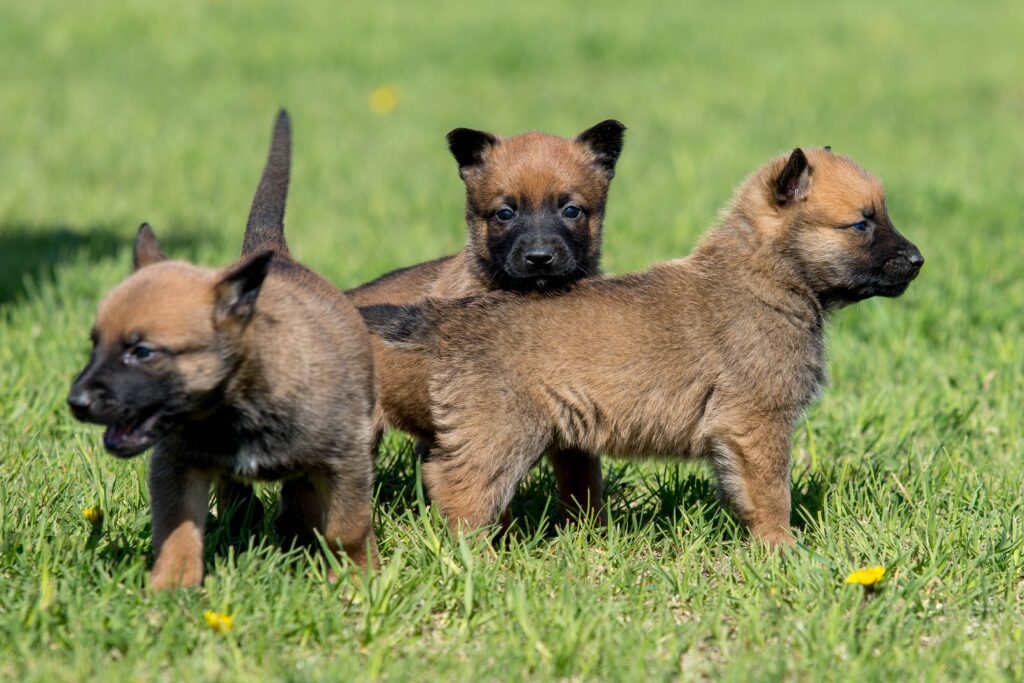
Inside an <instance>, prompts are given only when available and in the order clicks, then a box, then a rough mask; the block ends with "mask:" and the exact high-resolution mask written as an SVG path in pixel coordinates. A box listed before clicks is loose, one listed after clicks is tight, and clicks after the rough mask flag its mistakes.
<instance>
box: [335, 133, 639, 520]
mask: <svg viewBox="0 0 1024 683" xmlns="http://www.w3.org/2000/svg"><path fill="white" fill-rule="evenodd" d="M624 133H625V126H623V125H622V124H621V123H619V122H618V121H612V120H608V121H604V122H602V123H599V124H597V125H596V126H594V127H592V128H590V129H588V130H586V131H584V132H582V133H580V134H579V135H577V136H576V137H575V138H572V139H565V138H561V137H556V136H553V135H546V134H544V133H537V132H533V133H524V134H522V135H517V136H515V137H511V138H498V137H497V136H495V135H492V134H490V133H484V132H481V131H476V130H469V129H466V128H457V129H455V130H453V131H452V132H451V133H449V134H448V143H449V147H450V149H451V152H452V154H453V155H454V156H455V159H456V161H458V164H459V175H460V176H461V177H462V179H463V180H464V181H465V183H466V226H467V228H468V241H467V244H466V248H465V249H464V250H463V251H461V252H459V253H458V254H455V255H454V256H448V257H446V258H442V259H438V260H436V261H431V262H429V263H422V264H420V265H417V266H413V267H411V268H404V269H402V270H397V271H395V272H393V273H389V274H387V275H384V276H383V277H380V278H378V279H376V280H374V281H373V282H370V283H368V284H365V285H362V286H361V287H358V288H356V289H354V290H351V291H349V292H348V294H349V296H350V297H351V298H352V300H353V301H354V302H355V304H356V306H359V307H363V306H368V305H371V304H381V303H387V304H403V303H412V302H416V301H421V300H423V299H424V298H426V297H435V298H442V299H452V298H459V297H464V296H469V295H473V294H482V293H484V292H488V291H492V290H502V291H512V292H544V293H547V292H560V291H564V290H566V289H567V288H568V287H569V286H571V285H572V284H573V283H575V282H576V281H577V280H579V279H581V278H585V277H589V276H593V275H597V274H598V272H599V260H600V253H601V229H602V223H603V220H604V209H605V202H606V201H607V198H608V185H609V182H610V181H611V179H612V176H613V175H614V172H615V163H616V161H617V160H618V158H619V154H620V153H621V151H622V142H623V135H624ZM374 358H375V363H376V366H377V374H378V377H379V378H380V390H381V407H382V412H383V424H382V427H383V426H385V425H386V426H392V427H397V428H399V429H402V430H404V431H406V432H409V433H410V434H413V435H414V436H417V437H419V438H420V439H422V440H424V441H427V442H432V441H433V440H434V424H433V422H432V420H431V417H430V401H429V396H428V393H427V369H426V365H425V363H424V359H423V357H422V356H420V355H418V354H413V353H407V352H403V351H401V350H397V349H390V348H387V347H386V346H384V345H383V344H381V343H380V341H379V340H376V339H375V340H374ZM551 464H552V468H553V470H554V473H555V477H556V481H557V482H558V487H559V492H560V496H561V499H562V502H563V506H564V507H565V508H566V509H567V511H570V512H572V511H574V510H575V509H578V506H583V507H584V508H585V509H587V510H589V511H590V512H591V513H592V514H594V515H595V516H596V517H597V518H599V519H600V518H601V517H602V515H603V513H602V512H600V510H601V463H600V460H598V458H596V457H594V456H593V455H592V454H588V453H585V452H582V451H580V450H579V449H575V448H567V449H562V450H559V451H557V452H554V453H552V454H551Z"/></svg>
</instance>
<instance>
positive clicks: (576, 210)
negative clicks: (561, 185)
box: [562, 206, 583, 218]
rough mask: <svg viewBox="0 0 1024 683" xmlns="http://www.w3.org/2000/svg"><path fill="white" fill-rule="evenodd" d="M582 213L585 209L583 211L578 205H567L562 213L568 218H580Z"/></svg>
mask: <svg viewBox="0 0 1024 683" xmlns="http://www.w3.org/2000/svg"><path fill="white" fill-rule="evenodd" d="M581 213H583V211H581V210H580V207H578V206H567V207H565V208H564V209H562V215H563V216H565V217H566V218H579V217H580V214H581Z"/></svg>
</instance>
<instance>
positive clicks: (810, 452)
mask: <svg viewBox="0 0 1024 683" xmlns="http://www.w3.org/2000/svg"><path fill="white" fill-rule="evenodd" d="M1022 43H1024V5H1022V4H1021V3H1019V2H1010V1H1001V0H996V1H993V2H986V3H957V2H925V1H923V0H908V1H899V2H878V1H875V0H871V1H869V2H860V3H815V4H809V3H796V2H776V3H770V4H765V3H756V2H752V1H749V0H745V1H743V2H736V3H655V2H643V1H641V2H631V3H628V5H627V4H625V3H618V2H585V3H584V2H575V3H552V2H534V1H532V0H531V1H528V2H519V3H514V4H507V5H503V6H490V5H486V4H483V3H466V2H454V1H451V0H447V1H443V2H436V3H397V2H388V1H380V2H375V3H372V4H363V3H336V2H327V1H325V0H313V1H310V2H303V3H270V2H262V1H260V2H237V1H231V0H229V1H222V2H197V1H192V0H188V1H185V2H180V3H174V4H168V3H163V4H158V3H148V2H109V1H102V2H90V3H64V2H56V1H52V0H42V1H38V2H32V3H14V2H9V1H4V2H2V4H0V391H2V393H0V430H2V431H0V677H3V678H12V679H14V678H19V679H20V678H28V679H37V680H55V679H63V680H78V679H81V678H87V677H98V676H99V675H103V676H104V678H107V679H112V680H119V679H122V678H124V679H177V678H180V677H185V676H191V677H199V678H210V679H214V678H218V679H224V680H232V679H235V678H242V677H252V676H255V675H263V676H267V677H271V678H280V679H298V680H304V679H310V678H323V679H335V678H351V677H364V678H374V677H385V678H392V679H403V678H408V677H412V676H416V677H418V678H422V677H428V678H452V679H454V678H466V677H469V676H474V677H478V678H482V679H508V678H511V679H519V678H559V677H563V678H572V679H599V678H637V677H640V676H646V677H649V678H661V679H671V678H684V679H688V678H694V677H701V676H713V677H720V678H725V679H737V680H742V679H750V678H778V677H788V678H796V679H802V680H806V679H811V678H815V679H817V678H825V679H828V678H840V679H843V678H850V677H854V676H858V677H863V678H865V679H871V680H874V679H892V678H912V679H922V680H936V679H948V678H953V677H956V676H967V675H975V676H980V677H985V678H998V677H1006V678H1010V679H1020V678H1021V677H1024V670H1022V669H1021V663H1020V652H1021V649H1022V645H1024V637H1022V628H1021V623H1022V621H1021V617H1022V616H1024V614H1022V611H1024V608H1022V600H1024V597H1022V593H1024V588H1022V585H1024V584H1022V573H1021V565H1022V564H1024V560H1022V550H1021V543H1022V537H1024V531H1022V529H1021V516H1022V515H1021V513H1022V503H1021V497H1020V492H1021V490H1022V485H1024V464H1022V457H1021V456H1022V455H1024V433H1022V428H1021V420H1020V407H1021V404H1022V398H1024V389H1022V384H1024V369H1022V356H1024V353H1022V342H1021V332H1022V330H1021V314H1022V311H1024V283H1022V280H1021V276H1020V272H1021V263H1022V261H1021V254H1022V253H1024V236H1022V235H1024V233H1022V225H1021V216H1022V215H1024V193H1022V191H1021V179H1022V178H1024V155H1022V154H1021V150H1022V149H1024V126H1022V125H1021V121H1022V120H1024V57H1022V52H1021V49H1020V47H1019V46H1020V45H1021V44H1022ZM380 88H387V89H388V92H391V93H393V94H394V96H395V98H396V99H395V103H394V107H393V108H390V109H388V111H383V112H382V111H379V110H378V111H375V110H374V108H373V107H371V97H372V94H373V93H374V91H376V90H378V89H380ZM279 106H286V107H287V108H288V109H289V110H290V112H291V114H292V118H293V125H294V169H293V176H292V188H291V193H290V202H289V208H288V216H287V225H288V236H289V240H290V243H291V245H292V250H293V253H295V254H296V255H297V256H298V257H299V258H300V259H301V260H303V261H304V262H306V263H307V264H308V265H310V266H311V267H313V268H315V269H317V270H318V271H320V272H321V273H323V274H324V275H326V276H327V277H329V278H331V279H332V280H333V281H334V282H336V283H338V284H339V285H340V286H343V287H347V286H351V285H355V284H358V283H360V282H363V281H365V280H367V279H370V278H372V277H375V276H377V275H379V274H380V273H382V272H384V271H386V270H389V269H392V268H395V267H399V266H403V265H409V264H412V263H415V262H418V261H422V260H425V259H429V258H434V257H436V256H440V255H442V254H446V253H450V252H453V251H455V250H456V249H458V248H459V247H460V246H461V244H462V241H463V239H464V235H463V232H464V227H463V220H462V203H463V187H462V184H461V182H460V181H459V179H458V176H457V173H456V168H455V163H454V161H453V160H452V159H451V157H450V156H449V154H448V152H447V150H446V147H445V144H444V134H445V133H446V132H447V131H448V130H449V129H451V128H453V127H456V126H469V127H476V128H483V129H486V130H491V131H495V132H498V133H502V134H513V133H517V132H520V131H523V130H528V129H540V130H545V131H548V132H553V133H557V134H561V135H571V134H574V133H576V132H579V131H581V130H583V129H584V128H586V127H588V126H590V125H592V124H593V123H596V122H597V121H600V120H602V119H604V118H608V117H615V118H618V119H620V120H622V121H623V122H624V123H625V124H626V125H627V126H628V127H629V132H628V134H627V135H628V137H627V142H626V147H625V151H624V153H623V156H622V159H621V161H620V163H619V166H618V174H617V177H616V179H615V181H614V183H613V186H612V193H611V199H610V203H609V207H608V214H607V220H606V233H605V234H606V240H605V250H604V253H605V260H604V263H605V267H606V270H608V271H609V272H624V271H627V270H633V269H639V268H642V267H644V266H645V265H647V264H649V263H651V262H654V261H658V260H665V259H668V258H673V257H676V256H680V255H683V254H685V253H686V252H687V251H689V249H690V248H691V247H692V245H693V244H694V243H695V242H696V240H697V239H698V237H699V235H700V234H701V233H702V232H703V231H704V230H705V229H706V228H707V226H709V225H710V224H711V223H712V222H713V220H714V218H715V215H716V212H717V211H718V210H719V208H720V207H721V206H722V205H723V204H724V203H725V202H726V200H727V199H728V197H729V194H730V191H731V188H732V187H733V186H735V185H736V184H737V183H738V182H739V181H740V180H741V179H742V178H743V177H744V176H745V175H746V174H747V173H749V172H750V171H751V170H753V169H754V168H755V167H756V166H758V165H759V164H760V163H762V162H763V161H764V160H766V159H767V158H768V157H769V156H771V155H774V154H777V153H779V152H781V151H784V150H787V149H790V148H792V147H794V146H796V145H824V144H830V145H832V146H833V147H834V148H835V149H836V150H837V151H839V152H842V153H845V154H849V155H851V156H853V157H854V158H855V159H857V160H858V161H859V162H861V163H862V164H863V165H864V166H866V167H867V168H868V169H870V170H872V171H873V172H875V173H876V174H877V175H879V176H880V177H881V178H882V179H883V180H884V181H885V183H886V186H887V189H888V201H889V208H890V212H891V214H892V216H893V219H894V220H895V222H896V224H897V226H898V227H899V228H900V229H901V231H902V232H904V234H906V235H907V236H908V237H909V238H910V239H912V240H913V241H914V242H916V243H917V244H918V246H919V247H920V248H921V250H922V252H923V253H924V254H925V256H926V258H927V265H926V266H925V270H924V271H923V273H922V275H921V277H920V278H919V280H918V281H917V282H915V284H914V285H913V286H912V287H911V288H910V290H909V292H908V293H907V294H906V295H905V296H904V297H903V298H901V299H899V300H896V301H890V300H877V301H869V302H865V303H863V304H860V305H858V306H856V307H854V308H851V309H848V310H845V311H843V312H841V313H839V314H838V315H836V316H835V319H834V321H833V324H832V325H831V327H830V335H829V336H830V342H829V352H830V357H831V359H832V380H833V381H832V384H833V386H832V387H831V389H830V390H829V391H828V392H827V393H826V395H825V397H824V398H823V400H822V401H821V402H820V403H819V405H818V406H816V407H815V408H814V409H813V410H812V411H811V413H810V414H809V416H808V418H807V420H806V422H805V423H804V424H803V425H801V427H800V429H799V430H798V434H797V438H796V442H797V448H796V451H795V454H794V490H795V500H796V502H797V504H798V508H799V510H798V513H797V515H798V517H799V520H798V521H800V523H801V527H802V531H801V536H800V538H801V544H802V548H803V550H802V551H801V553H800V554H798V555H797V556H796V557H794V558H789V559H784V560H779V559H776V558H768V557H765V556H764V555H763V553H760V552H759V551H758V550H757V549H756V548H750V547H749V546H748V544H747V539H746V536H745V533H744V532H743V531H742V530H737V529H736V527H735V524H734V523H733V522H732V521H731V518H730V517H729V516H728V514H726V513H723V512H722V511H720V510H718V508H717V504H716V503H715V502H714V500H713V495H712V488H711V484H710V479H709V476H708V474H707V472H705V471H704V470H703V469H702V468H700V467H699V466H683V467H674V466H665V465H650V466H642V467H639V466H625V465H621V464H620V465H612V464H609V466H608V469H609V500H610V505H611V506H612V511H613V516H614V518H615V519H616V520H617V521H616V522H615V523H614V524H613V525H612V527H611V528H610V529H609V530H607V531H602V530H590V529H583V530H578V531H576V530H567V531H564V532H561V533H559V534H558V535H557V536H554V535H552V534H553V533H554V532H553V531H552V530H551V527H550V526H549V525H547V524H546V522H545V521H544V520H545V510H546V509H547V506H548V505H549V504H550V501H549V499H548V495H549V494H550V493H551V486H550V481H549V479H548V475H547V474H546V472H545V471H544V470H540V471H539V472H538V474H537V476H536V477H534V478H533V480H531V482H530V483H529V484H528V485H527V486H526V487H525V490H524V491H523V495H522V496H520V499H519V502H518V503H517V511H518V513H519V516H520V517H521V518H522V519H523V520H524V522H523V526H524V528H525V532H524V533H525V536H524V538H523V539H522V540H521V541H517V542H515V543H513V545H512V547H510V548H508V549H506V550H504V551H501V552H500V553H499V555H498V558H497V559H496V560H494V561H493V562H490V563H487V562H484V561H482V560H480V559H479V558H477V559H475V560H474V559H473V558H472V556H471V555H467V554H466V553H464V552H463V549H462V548H460V546H459V545H458V544H453V543H452V542H450V541H449V540H447V539H444V538H439V539H435V536H434V535H433V534H435V533H436V532H437V529H438V526H437V525H438V523H437V520H436V519H434V518H433V517H432V516H431V515H420V514H419V513H418V512H417V504H416V495H415V492H414V481H415V473H414V471H413V469H412V465H411V462H410V459H409V458H408V454H407V453H405V452H404V451H405V450H406V449H407V444H406V442H405V441H404V440H402V439H400V438H395V439H393V440H391V441H390V442H389V451H388V453H387V454H385V456H384V458H383V459H382V471H381V482H382V483H381V493H380V496H381V506H380V509H381V513H380V521H379V524H380V535H381V537H382V541H383V545H382V549H383V551H384V553H385V559H386V561H387V563H388V567H389V568H388V569H387V570H386V571H385V572H384V573H382V575H380V576H378V577H376V578H375V579H374V580H373V581H370V582H368V583H360V582H358V581H356V582H344V581H343V582H341V585H340V586H336V587H328V586H325V585H324V584H323V582H321V581H318V580H317V579H316V571H315V569H314V570H308V569H306V567H307V565H306V563H305V562H304V560H303V559H302V558H295V557H293V556H290V555H288V556H284V555H282V554H281V553H279V552H278V551H276V550H275V549H273V548H272V547H271V544H270V541H269V540H268V539H265V538H263V539H259V545H258V547H257V548H256V549H255V550H252V551H251V552H246V553H242V554H241V555H238V556H237V557H236V555H235V554H234V551H233V550H231V549H230V547H228V546H227V545H226V544H225V543H224V542H220V543H219V544H218V542H217V541H216V538H215V542H214V543H212V544H211V552H210V568H211V578H210V580H209V581H208V582H207V586H206V588H205V589H204V591H202V592H193V593H185V594H177V595H172V596H158V597H155V598H154V597H151V596H146V595H144V594H143V592H142V590H141V588H142V585H143V581H142V576H143V575H144V572H145V569H146V553H147V552H149V550H150V547H149V537H148V535H149V531H148V526H147V514H148V509H147V504H146V494H145V491H144V488H145V487H144V485H143V482H144V479H143V475H144V463H143V461H142V460H141V459H140V460H138V461H134V462H132V463H123V462H118V461H114V460H113V459H111V458H109V457H108V456H106V455H105V454H104V453H103V452H102V449H101V447H100V439H99V434H98V430H95V429H90V428H88V427H85V426H82V425H78V424H75V423H73V421H72V420H71V419H70V416H69V415H68V414H67V412H66V410H65V409H64V405H63V401H64V393H65V391H66V388H67V386H68V384H69V382H70V380H71V378H72V377H73V375H74V373H75V372H76V370H77V369H78V368H79V366H80V365H81V364H82V363H83V362H84V360H85V358H86V355H87V347H88V342H87V332H88V329H89V325H90V324H91V317H92V313H93V311H94V309H95V305H96V302H97V301H98V300H99V298H100V297H101V296H102V294H103V293H104V292H105V291H106V290H107V289H108V288H109V287H110V286H111V285H113V284H114V283H115V282H117V281H118V280H119V279H121V278H122V277H123V276H124V275H125V274H126V273H127V272H128V267H129V262H130V258H129V247H130V243H131V238H132V236H133V235H134V232H135V229H136V227H137V225H138V224H139V223H140V222H141V221H143V220H148V221H150V222H151V223H152V224H153V226H154V227H155V229H156V231H157V233H158V235H160V237H161V239H162V241H163V242H164V244H165V247H166V248H167V250H168V251H169V252H170V253H171V254H172V255H174V256H178V257H186V258H190V259H194V260H198V261H200V262H203V263H206V264H211V265H214V264H217V265H219V264H225V263H227V262H229V261H230V260H232V259H233V258H234V257H235V255H236V254H237V252H238V249H239V246H240V243H241V234H242V230H243V227H244V224H245V218H246V215H247V211H248V206H249V201H250V199H251V196H252V192H253V190H254V189H255V186H256V183H257V180H258V177H259V172H260V168H261V165H262V163H263V160H264V155H265V153H266V147H267V144H268V139H269V132H270V124H271V121H272V117H273V115H274V113H275V111H276V109H277V108H278V107H279ZM378 109H379V108H378ZM267 495H268V499H269V495H270V494H269V493H267ZM95 504H102V505H103V507H104V508H105V509H106V510H107V521H106V529H105V531H104V533H103V534H100V535H98V536H97V535H93V536H90V533H89V528H88V524H87V523H85V522H84V520H82V518H81V509H82V508H83V507H85V506H87V505H95ZM474 563H475V564H474ZM874 563H883V564H886V565H887V566H889V567H890V578H889V579H888V581H889V583H888V584H887V585H885V586H884V587H883V589H881V590H880V591H879V592H878V594H877V595H876V597H874V598H873V599H872V600H861V599H860V596H859V594H855V593H852V592H851V591H850V589H844V588H843V587H842V586H841V580H842V576H843V575H844V574H845V572H846V571H848V570H850V569H853V568H855V567H856V566H861V565H862V564H874ZM310 571H312V574H310ZM210 607H213V608H217V609H225V610H230V611H232V612H234V613H235V614H236V615H237V622H236V623H238V625H239V626H238V629H237V631H236V633H234V634H232V635H230V636H228V637H226V638H225V637H223V636H218V635H216V634H213V633H211V632H209V631H208V629H206V626H205V624H204V623H203V622H202V618H201V613H202V610H203V609H206V608H210Z"/></svg>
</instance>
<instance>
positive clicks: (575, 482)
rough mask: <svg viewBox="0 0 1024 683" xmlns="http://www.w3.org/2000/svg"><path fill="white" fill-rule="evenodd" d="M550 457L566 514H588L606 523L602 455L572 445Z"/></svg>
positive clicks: (571, 516)
mask: <svg viewBox="0 0 1024 683" xmlns="http://www.w3.org/2000/svg"><path fill="white" fill-rule="evenodd" d="M548 459H549V461H550V462H551V470H552V472H553V473H554V475H555V484H556V485H557V486H558V497H559V498H560V499H561V501H562V512H563V514H565V516H566V518H568V519H579V518H580V517H588V518H590V519H591V520H593V522H594V523H595V524H598V525H601V526H604V525H605V524H606V523H607V522H608V520H607V518H606V516H605V512H604V504H603V501H602V497H601V492H602V487H603V480H602V477H601V458H599V457H597V456H592V455H590V454H589V453H585V452H584V451H581V450H577V449H575V448H569V449H564V450H562V449H560V450H556V451H554V452H552V453H551V455H550V456H549V457H548Z"/></svg>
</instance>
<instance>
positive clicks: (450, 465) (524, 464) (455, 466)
mask: <svg viewBox="0 0 1024 683" xmlns="http://www.w3.org/2000/svg"><path fill="white" fill-rule="evenodd" d="M548 441H549V437H548V436H547V435H546V434H543V433H540V432H539V431H538V430H534V431H533V432H532V433H531V432H530V431H529V430H526V429H521V428H516V427H515V426H513V425H510V424H508V423H506V424H505V425H504V426H503V427H502V428H501V430H500V431H498V432H497V433H495V432H494V431H489V430H488V431H483V430H482V431H481V433H480V434H479V435H478V436H477V437H476V438H472V436H470V437H469V438H466V437H462V436H461V435H458V434H452V433H449V434H446V435H445V438H443V439H442V443H441V444H440V445H439V446H438V447H437V448H435V449H434V451H432V452H431V454H430V458H429V459H428V460H427V461H426V462H425V463H423V482H424V484H425V485H426V488H427V491H428V493H429V494H430V498H431V500H432V501H433V503H434V504H435V505H437V507H438V509H439V510H440V512H441V514H443V515H444V516H445V517H447V518H448V521H449V524H451V525H452V528H453V529H455V530H459V529H462V530H471V529H476V528H478V527H481V526H486V525H488V524H493V523H494V522H495V521H497V520H498V517H499V515H501V514H502V512H503V511H504V510H505V509H506V508H507V507H508V504H509V502H510V501H511V500H512V496H513V494H514V493H515V490H516V486H517V485H518V484H519V482H520V481H522V479H523V477H525V476H526V474H527V473H528V472H529V471H530V467H532V466H533V464H534V463H536V462H537V460H538V459H539V458H540V456H541V455H542V454H543V453H544V450H545V448H546V447H547V445H548ZM456 443H457V444H458V445H457V446H456V445H454V444H456Z"/></svg>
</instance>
